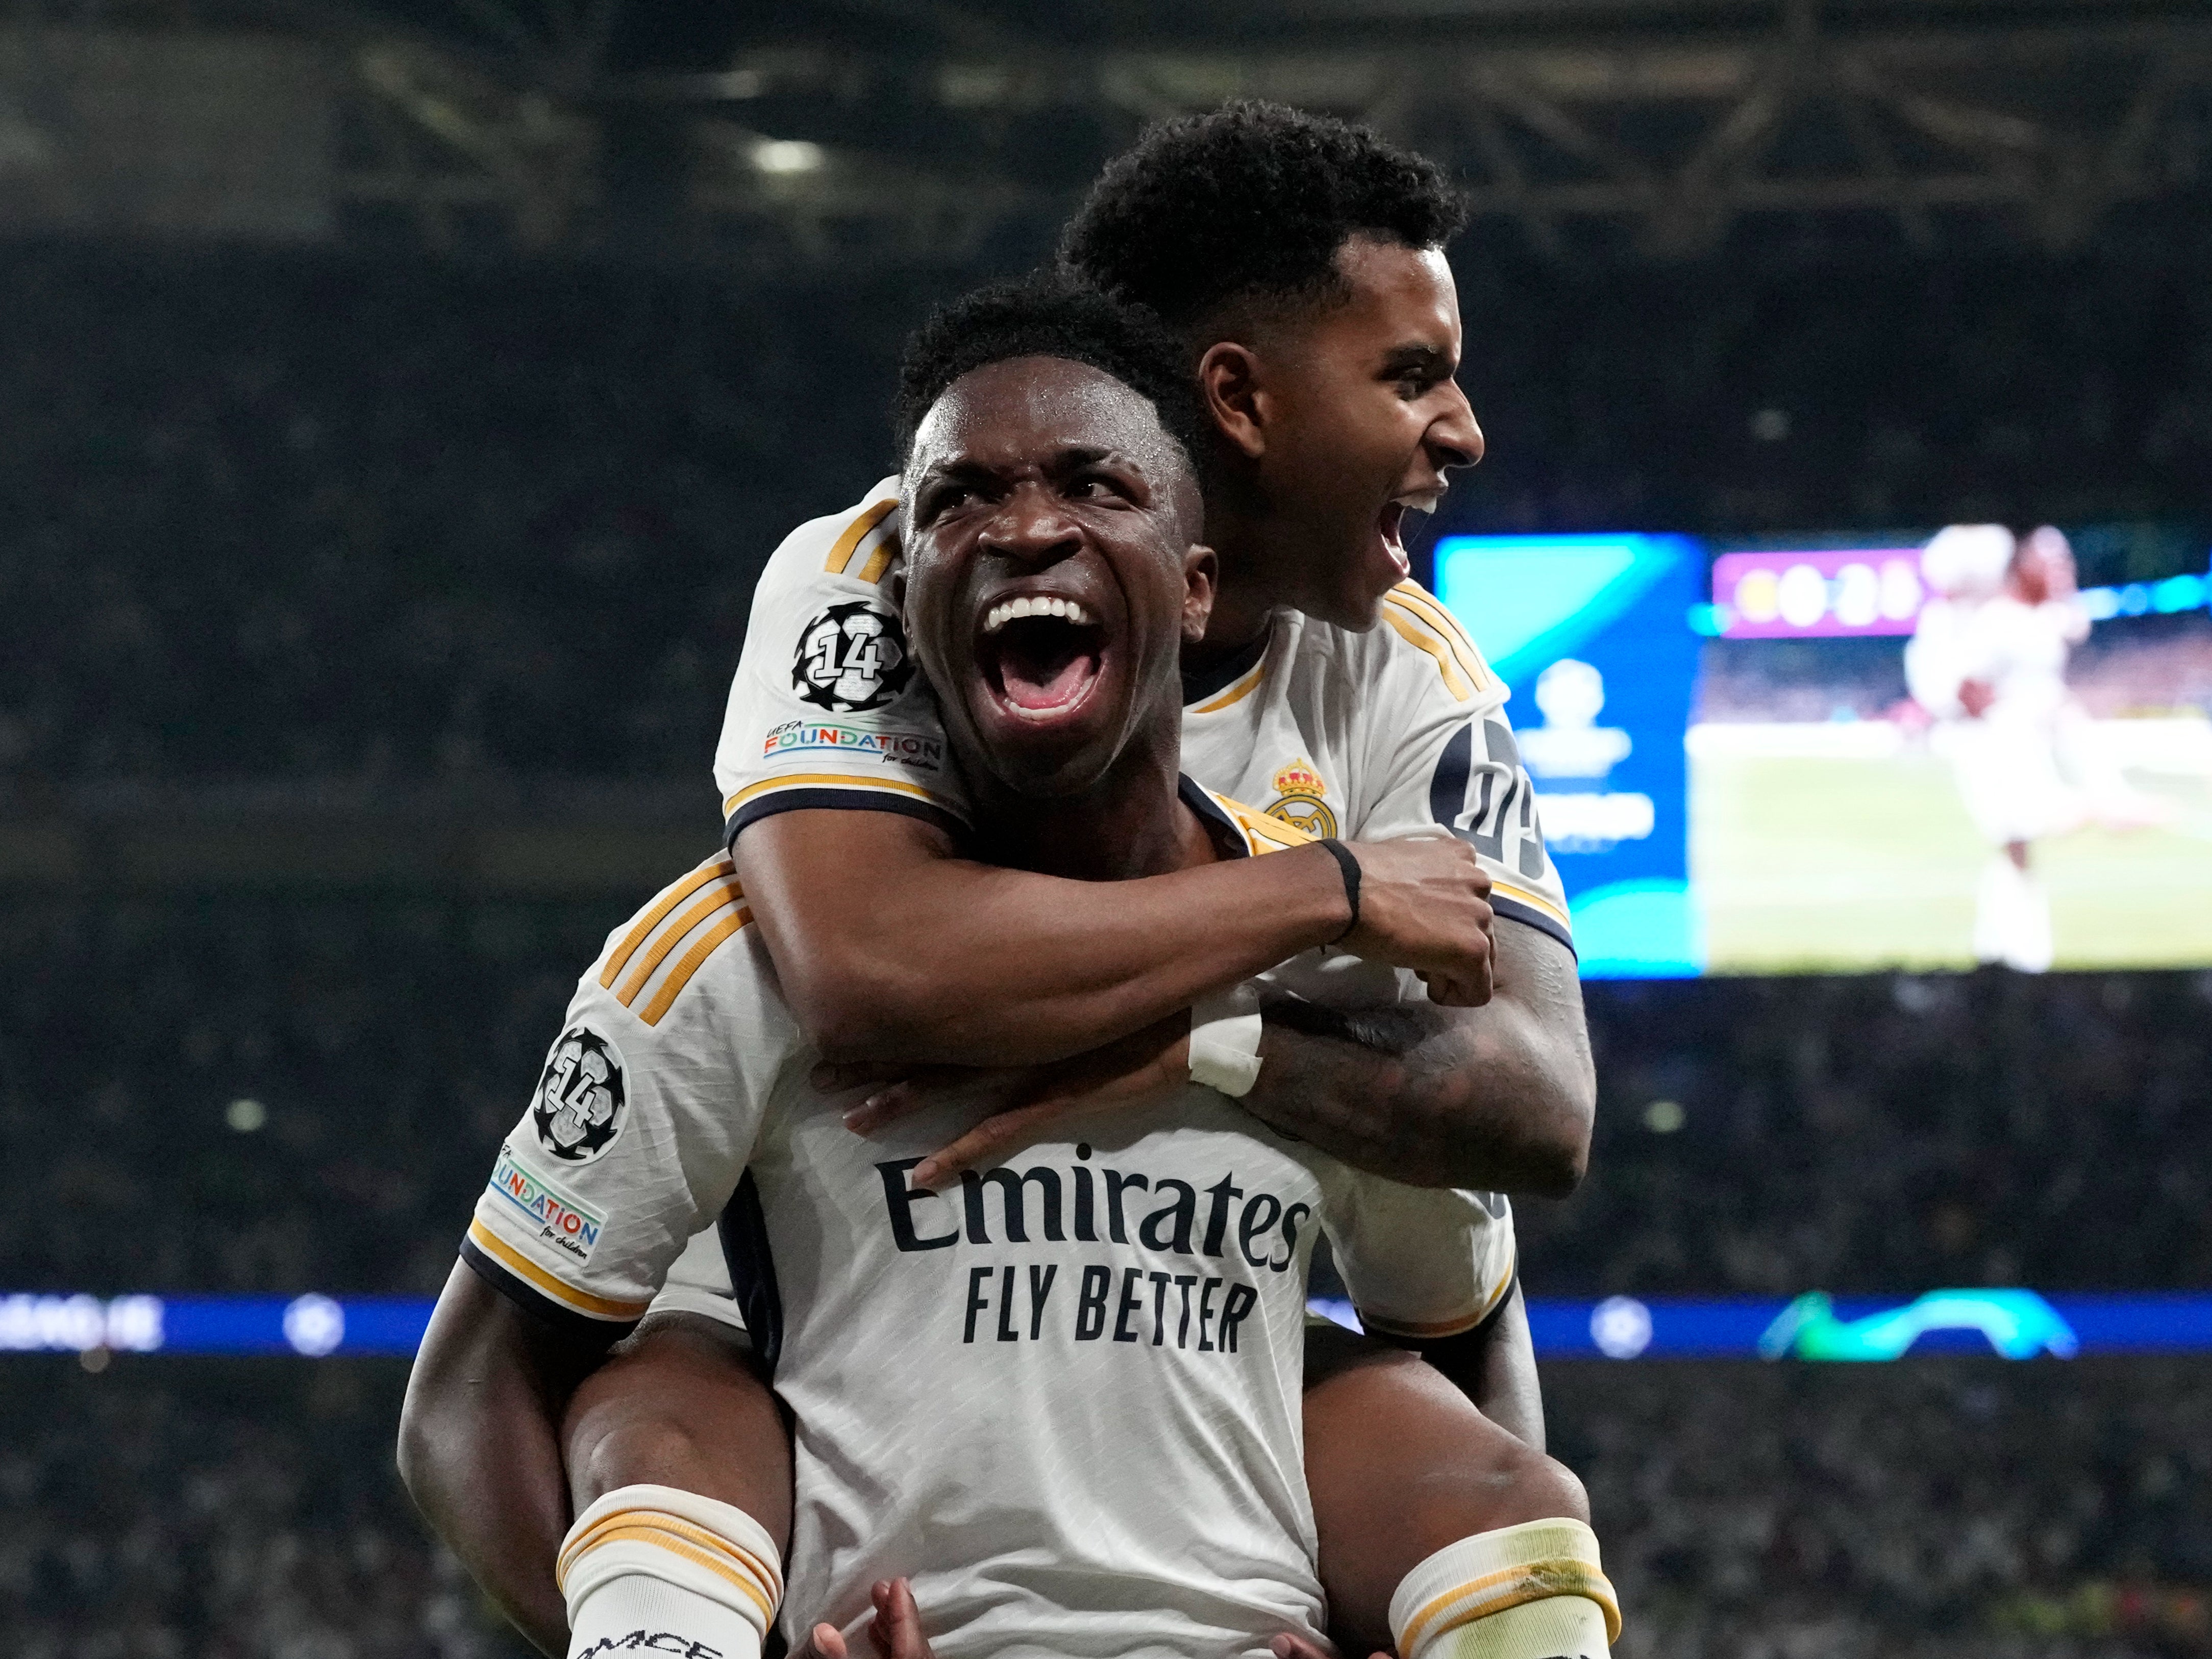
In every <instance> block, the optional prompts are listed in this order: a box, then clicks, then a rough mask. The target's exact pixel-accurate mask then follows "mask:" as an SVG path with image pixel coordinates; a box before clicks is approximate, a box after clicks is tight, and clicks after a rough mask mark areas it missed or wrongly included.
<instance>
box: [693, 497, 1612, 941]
mask: <svg viewBox="0 0 2212 1659" xmlns="http://www.w3.org/2000/svg"><path fill="white" fill-rule="evenodd" d="M898 483H899V481H898V479H897V478H896V477H890V478H885V479H884V480H883V481H882V482H881V483H878V484H877V486H876V487H875V488H874V489H872V490H870V491H869V492H868V494H867V495H865V496H863V497H862V498H861V502H860V505H859V506H857V507H852V508H849V509H848V510H847V511H845V512H843V513H832V514H830V515H829V516H828V517H827V518H821V519H816V520H812V521H811V522H809V523H807V524H804V525H801V526H799V528H798V529H797V530H795V531H793V532H792V533H791V534H790V536H788V537H787V538H785V540H784V543H783V544H782V545H781V547H779V548H777V549H776V550H775V555H774V556H772V557H771V558H770V559H769V562H768V568H767V569H766V571H765V572H764V573H763V574H762V577H761V580H760V585H759V586H758V587H757V588H756V589H755V591H754V594H753V609H752V619H751V622H750V624H749V626H748V627H747V629H746V631H745V644H744V654H743V656H742V657H741V659H739V662H738V672H737V678H736V680H735V682H734V683H733V684H732V686H731V688H730V700H729V705H728V708H727V710H726V713H725V714H724V717H723V722H722V736H721V742H720V746H719V747H718V749H717V750H716V752H715V758H714V778H715V782H716V784H717V785H718V786H719V787H720V790H721V795H722V814H723V818H724V821H725V824H726V829H725V834H724V843H725V845H726V844H728V843H729V842H732V841H734V840H735V839H736V836H737V833H738V830H740V829H743V828H744V826H745V825H746V824H748V823H752V822H754V821H755V820H757V819H758V818H761V817H766V816H768V815H769V813H771V812H778V811H788V810H790V809H792V808H793V807H802V806H866V807H875V808H878V809H880V810H884V811H898V812H908V813H912V814H914V815H915V816H917V817H925V818H928V819H931V820H933V821H934V822H937V823H942V824H944V825H945V827H946V828H948V829H952V830H954V831H955V832H956V833H957V831H959V830H960V829H963V827H964V826H965V825H966V824H967V823H968V817H969V806H968V797H967V792H966V790H965V789H964V788H963V786H962V784H961V781H960V777H959V773H958V769H957V765H956V763H955V762H954V760H953V758H952V756H951V753H950V752H949V750H947V747H946V744H945V733H944V730H943V728H942V726H940V725H939V720H938V716H937V706H936V702H935V699H934V697H933V694H932V693H931V691H930V689H929V686H928V684H927V681H925V680H924V679H923V678H922V677H921V673H920V671H918V669H917V668H916V667H915V664H914V662H913V659H911V658H910V657H909V656H908V653H907V649H906V636H905V633H904V631H903V629H902V627H901V624H900V620H899V616H898V604H897V600H896V597H895V590H894V587H893V585H892V582H891V580H890V579H891V578H892V576H893V575H894V574H896V571H897V569H898V559H899V547H898V528H899V513H898ZM1183 690H1184V707H1183V740H1182V763H1183V769H1184V770H1186V771H1187V772H1188V773H1189V774H1190V775H1192V776H1193V777H1194V778H1196V779H1197V780H1198V781H1200V783H1202V784H1204V785H1205V786H1206V787H1207V788H1209V789H1215V790H1218V791H1220V792H1221V793H1223V794H1225V795H1228V796H1231V797H1233V798H1234V799H1237V800H1244V801H1251V802H1254V803H1255V804H1256V805H1258V806H1259V807H1260V810H1261V811H1263V812H1266V813H1267V814H1269V815H1271V816H1272V817H1275V818H1278V819H1279V820H1281V821H1282V822H1284V823H1290V824H1293V825H1295V826H1297V828H1299V829H1304V830H1306V831H1308V832H1309V833H1310V834H1312V835H1316V836H1342V837H1344V838H1346V839H1347V840H1353V839H1358V840H1383V839H1387V838H1389V837H1391V836H1407V835H1418V834H1421V833H1424V832H1426V833H1431V834H1432V833H1434V832H1436V831H1437V829H1448V830H1449V831H1450V832H1451V833H1452V834H1454V835H1455V836H1459V837H1460V838H1461V839H1462V840H1463V841H1465V842H1467V843H1468V845H1469V846H1471V847H1473V848H1474V849H1475V853H1476V854H1477V855H1478V856H1479V857H1480V860H1481V861H1482V866H1483V868H1484V869H1486V870H1487V871H1488V872H1490V878H1491V880H1492V883H1493V884H1494V885H1493V888H1492V903H1493V905H1494V906H1495V907H1496V908H1497V911H1498V915H1501V916H1508V917H1510V918H1511V919H1513V920H1514V921H1520V922H1525V923H1527V924H1528V926H1530V927H1537V928H1541V930H1542V931H1543V932H1545V933H1549V934H1551V935H1552V936H1553V938H1554V939H1558V940H1559V942H1560V943H1561V944H1563V945H1568V946H1569V947H1570V948H1571V946H1572V945H1573V942H1574V941H1573V939H1572V936H1571V932H1570V928H1569V923H1568V918H1567V903H1566V896H1565V893H1564V892H1563V891H1562V890H1561V888H1560V885H1559V871H1558V869H1557V867H1556V866H1554V865H1553V862H1552V860H1551V859H1550V858H1549V857H1548V856H1547V854H1546V852H1545V850H1544V836H1543V831H1542V829H1541V826H1540V825H1539V824H1538V822H1537V818H1536V805H1535V793H1534V790H1533V788H1532V787H1530V784H1529V781H1528V774H1527V773H1526V772H1525V771H1524V770H1523V769H1522V765H1521V757H1520V753H1519V750H1517V748H1516V746H1515V744H1514V741H1513V729H1512V726H1511V724H1510V721H1508V720H1507V719H1506V716H1505V700H1506V695H1507V693H1506V688H1505V685H1504V682H1503V681H1501V680H1499V679H1498V677H1497V676H1496V675H1494V674H1492V672H1491V671H1490V669H1489V666H1488V665H1487V664H1486V663H1485V662H1484V661H1483V660H1482V656H1481V653H1479V652H1478V651H1476V649H1475V648H1474V642H1473V641H1471V640H1469V639H1468V636H1467V634H1466V632H1465V631H1464V630H1463V629H1462V628H1461V627H1460V625H1459V623H1457V622H1456V621H1455V619H1454V618H1453V617H1452V615H1451V613H1450V612H1449V611H1446V610H1445V609H1444V607H1443V605H1441V604H1439V603H1438V602H1437V600H1436V599H1434V598H1433V597H1431V595H1430V594H1429V593H1428V592H1425V590H1423V589H1422V588H1421V587H1420V586H1418V585H1417V584H1415V583H1413V582H1404V583H1401V584H1400V585H1399V586H1398V587H1397V588H1396V589H1395V591H1394V592H1392V593H1391V594H1390V595H1389V598H1388V599H1385V600H1384V601H1383V622H1382V624H1381V625H1379V626H1377V627H1376V628H1375V629H1373V630H1371V631H1370V632H1368V633H1365V634H1355V633H1352V632H1350V631H1348V630H1346V629H1341V628H1336V627H1333V626H1331V625H1330V624H1328V623H1317V622H1315V621H1313V620H1311V619H1310V617H1304V616H1301V615H1299V614H1298V613H1297V612H1295V611H1279V612H1277V613H1276V616H1275V618H1274V622H1273V626H1272V627H1271V629H1269V630H1268V633H1267V635H1266V637H1265V638H1264V639H1263V640H1262V641H1261V643H1260V646H1259V647H1258V648H1257V649H1256V650H1255V652H1253V653H1251V654H1250V655H1249V656H1248V657H1246V658H1245V659H1243V660H1241V661H1231V662H1229V663H1227V664H1225V665H1221V667H1220V668H1219V669H1218V670H1217V671H1214V672H1212V673H1211V674H1209V675H1208V676H1206V678H1205V679H1203V680H1202V681H1201V680H1194V679H1192V678H1186V680H1185V683H1184V688H1183Z"/></svg>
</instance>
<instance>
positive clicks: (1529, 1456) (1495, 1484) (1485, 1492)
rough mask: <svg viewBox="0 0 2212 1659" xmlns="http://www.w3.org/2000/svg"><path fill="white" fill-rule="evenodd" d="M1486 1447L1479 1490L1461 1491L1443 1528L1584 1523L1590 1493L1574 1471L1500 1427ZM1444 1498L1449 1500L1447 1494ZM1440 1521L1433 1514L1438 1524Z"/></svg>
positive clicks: (1485, 1529) (1466, 1529) (1480, 1529)
mask: <svg viewBox="0 0 2212 1659" xmlns="http://www.w3.org/2000/svg"><path fill="white" fill-rule="evenodd" d="M1486 1451H1487V1454H1488V1455H1487V1456H1486V1457H1485V1458H1484V1459H1483V1460H1482V1462H1483V1465H1484V1467H1482V1468H1481V1469H1480V1474H1479V1475H1478V1476H1477V1480H1476V1481H1475V1483H1474V1484H1475V1486H1477V1487H1478V1488H1479V1490H1478V1491H1477V1492H1465V1491H1464V1489H1462V1495H1461V1497H1460V1498H1459V1499H1458V1500H1457V1502H1456V1504H1453V1507H1455V1509H1456V1510H1457V1511H1458V1512H1457V1514H1456V1515H1455V1517H1454V1520H1453V1522H1452V1523H1451V1524H1450V1525H1448V1526H1445V1527H1444V1528H1443V1530H1449V1531H1454V1532H1455V1534H1456V1533H1464V1532H1492V1531H1495V1530H1496V1529H1498V1528H1501V1527H1517V1526H1521V1525H1522V1524H1524V1523H1526V1522H1530V1521H1579V1522H1583V1524H1584V1525H1585V1526H1587V1525H1588V1524H1589V1518H1590V1511H1589V1493H1588V1492H1585V1491H1584V1490H1583V1483H1582V1482H1581V1481H1580V1480H1577V1478H1576V1476H1575V1473H1574V1471H1573V1470H1572V1469H1570V1468H1568V1467H1567V1466H1566V1465H1565V1464H1564V1463H1562V1462H1559V1459H1558V1458H1556V1457H1548V1456H1547V1455H1545V1454H1544V1453H1542V1452H1540V1451H1538V1450H1536V1449H1534V1447H1532V1446H1528V1445H1526V1444H1524V1443H1522V1442H1521V1441H1518V1440H1516V1439H1514V1438H1513V1437H1511V1436H1510V1435H1508V1434H1506V1433H1504V1431H1499V1432H1498V1435H1497V1436H1496V1437H1495V1438H1494V1439H1492V1441H1491V1442H1490V1443H1489V1444H1488V1446H1487V1447H1486ZM1438 1495H1439V1497H1440V1498H1441V1497H1443V1496H1444V1494H1443V1493H1439V1494H1438ZM1469 1500H1472V1501H1471V1502H1470V1501H1469ZM1445 1501H1446V1502H1447V1503H1448V1504H1452V1500H1451V1499H1449V1498H1446V1500H1445ZM1442 1519H1443V1517H1441V1516H1439V1517H1438V1520H1439V1522H1441V1521H1442Z"/></svg>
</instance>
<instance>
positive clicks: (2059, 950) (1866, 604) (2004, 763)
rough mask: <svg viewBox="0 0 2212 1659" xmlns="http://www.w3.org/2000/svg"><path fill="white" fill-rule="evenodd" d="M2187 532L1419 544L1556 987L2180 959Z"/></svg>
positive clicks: (2211, 658) (2195, 609)
mask: <svg viewBox="0 0 2212 1659" xmlns="http://www.w3.org/2000/svg"><path fill="white" fill-rule="evenodd" d="M2205 543H2206V538H2205V536H2204V535H2203V533H2202V531H2201V529H2200V528H2198V527H2194V526H2086V527H2077V528H2074V529H2072V530H2070V531H2069V530H2064V529H2061V528H2060V527H2058V526H2049V525H2045V526H2034V527H2025V528H2022V529H2020V530H2017V531H2016V530H2015V529H2013V528H2009V527H2007V526H2002V525H1994V524H1991V525H1954V526H1948V527H1946V528H1942V529H1940V530H1936V531H1928V530H1922V531H1918V532H1905V533H1899V534H1868V533H1865V532H1859V533H1850V532H1845V533H1841V534H1836V535H1815V536H1801V537H1797V538H1790V539H1789V540H1788V541H1787V542H1786V543H1778V542H1769V543H1766V544H1757V545H1752V544H1731V543H1729V542H1725V541H1705V540H1698V539H1692V538H1687V537H1680V536H1657V535H1614V536H1580V537H1565V536H1551V537H1467V536H1462V537H1449V538H1445V539H1444V540H1443V541H1442V542H1440V543H1439V544H1438V545H1437V555H1436V584H1435V585H1436V590H1437V593H1438V594H1439V596H1440V597H1442V598H1443V599H1444V601H1445V602H1446V603H1447V604H1448V605H1451V606H1452V607H1453V608H1454V609H1455V611H1457V612H1458V614H1459V615H1460V616H1461V617H1462V619H1463V620H1464V621H1465V622H1466V623H1467V625H1468V629H1469V631H1470V632H1471V633H1472V634H1473V635H1474V638H1475V640H1476V642H1477V643H1478V644H1479V645H1480V647H1481V648H1482V650H1483V652H1484V653H1485V654H1486V656H1487V657H1488V659H1489V660H1490V661H1491V663H1492V665H1494V666H1495V667H1496V668H1497V670H1498V673H1499V674H1500V676H1501V677H1502V678H1504V679H1505V680H1506V681H1507V683H1508V684H1510V686H1511V687H1512V689H1513V691H1514V693H1515V695H1516V697H1517V698H1519V699H1521V701H1518V702H1515V703H1514V704H1512V709H1513V714H1514V717H1515V725H1516V731H1515V732H1514V734H1513V735H1514V737H1515V738H1516V739H1517V741H1518V744H1519V747H1520V752H1521V755H1522V759H1523V760H1524V761H1525V762H1526V763H1527V767H1528V774H1529V775H1530V777H1531V778H1532V779H1533V780H1534V785H1535V790H1536V796H1535V799H1536V806H1537V810H1538V813H1539V815H1540V817H1541V819H1542V823H1543V828H1544V835H1545V840H1546V842H1547V847H1548V848H1549V850H1550V852H1551V853H1552V854H1553V858H1554V859H1555V860H1556V861H1557V863H1558V865H1559V871H1560V873H1561V876H1562V878H1563V879H1564V881H1565V885H1566V890H1567V893H1568V896H1569V898H1570V901H1571V904H1572V907H1573V911H1574V921H1575V933H1576V938H1577V941H1578V943H1579V944H1580V945H1581V946H1582V950H1583V973H1584V975H1586V976H1616V977H1622V978H1644V977H1671V976H1680V975H1695V974H1705V973H1712V974H1746V973H1751V974H1757V973H1794V972H1824V971H1847V972H1848V971H1860V970H1864V969H1875V968H1885V967H1902V968H1958V969H1963V968H1968V967H1972V966H1973V965H1974V964H1976V963H2002V964H2004V965H2006V966H2008V967H2010V968H2013V969H2017V970H2021V971H2025V972H2041V971H2043V970H2045V969H2051V968H2061V969H2065V968H2076V969H2078V968H2106V967H2136V966H2141V967H2184V966H2191V965H2195V964H2200V963H2206V962H2212V857H2208V856H2207V850H2208V849H2207V845H2206V844H2207V842H2212V716H2209V715H2208V710H2212V612H2208V611H2207V604H2208V600H2212V576H2208V574H2206V573H2205V562H2206V561H2205Z"/></svg>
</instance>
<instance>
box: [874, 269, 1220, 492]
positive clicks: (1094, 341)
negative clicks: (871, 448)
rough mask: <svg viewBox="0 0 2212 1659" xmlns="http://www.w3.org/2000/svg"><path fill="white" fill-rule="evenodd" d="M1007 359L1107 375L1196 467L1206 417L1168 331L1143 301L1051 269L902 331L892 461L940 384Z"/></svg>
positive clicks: (901, 454)
mask: <svg viewBox="0 0 2212 1659" xmlns="http://www.w3.org/2000/svg"><path fill="white" fill-rule="evenodd" d="M1010 357H1064V358H1066V360H1067V361H1069V362H1077V363H1087V364H1088V365H1090V367H1091V368H1095V369H1097V370H1098V372H1099V373H1100V374H1110V375H1112V376H1113V377H1114V378H1115V380H1119V381H1121V383H1122V384H1123V385H1124V386H1127V387H1128V388H1129V389H1130V390H1131V391H1133V392H1137V393H1139V394H1140V395H1141V396H1143V397H1145V398H1149V399H1150V400H1151V401H1152V407H1153V408H1154V409H1155V410H1158V412H1159V417H1160V424H1161V425H1162V426H1163V427H1164V428H1167V434H1168V436H1170V438H1173V439H1174V440H1175V441H1176V443H1177V444H1178V445H1179V446H1181V447H1182V452H1183V454H1184V456H1185V457H1186V458H1187V459H1189V460H1190V462H1191V464H1192V465H1193V467H1194V468H1195V467H1196V465H1197V464H1198V457H1199V456H1200V454H1201V453H1204V452H1203V448H1202V446H1201V443H1200V432H1201V431H1202V429H1203V428H1202V425H1201V421H1202V418H1203V417H1202V414H1201V410H1200V404H1199V398H1198V388H1197V386H1196V385H1195V384H1194V382H1193V380H1192V379H1191V375H1190V373H1189V371H1188V369H1187V368H1184V366H1183V361H1182V359H1183V354H1182V347H1181V346H1180V345H1179V344H1178V343H1177V342H1176V338H1175V337H1174V336H1173V335H1171V334H1170V333H1169V332H1168V331H1167V330H1166V329H1165V328H1164V327H1163V326H1162V325H1161V323H1160V319H1158V318H1157V317H1155V316H1153V315H1152V313H1151V312H1149V311H1147V310H1146V309H1145V308H1144V307H1141V306H1135V305H1131V304H1128V303H1127V302H1126V301H1121V300H1116V299H1114V298H1112V297H1111V296H1109V295H1104V294H1101V293H1100V292H1098V290H1097V289H1093V288H1089V287H1086V286H1084V285H1083V284H1081V283H1073V282H1070V281H1068V280H1067V279H1066V277H1064V276H1060V274H1059V273H1057V272H1054V271H1039V272H1036V273H1035V274H1034V275H1031V276H1025V277H1024V278H1022V279H1021V280H1020V281H1018V282H1012V283H998V284H995V285H994V286H993V287H990V288H985V289H977V290H976V291H975V292H974V293H973V294H969V295H966V296H964V297H963V298H961V299H958V300H955V301H953V302H952V303H951V304H950V305H948V306H944V307H939V309H938V310H937V311H936V312H935V313H933V315H932V316H931V317H930V319H929V320H928V321H927V322H926V323H924V324H923V325H921V327H920V328H918V329H916V330H915V331H914V332H913V333H912V334H911V335H910V336H908V338H907V343H906V352H905V355H904V356H903V357H902V360H901V362H900V363H899V387H898V396H897V398H896V400H895V401H894V403H893V404H892V409H891V415H892V424H893V426H894V428H895V429H896V433H897V435H898V459H899V464H900V465H902V466H903V465H905V464H906V459H907V457H908V454H909V453H912V451H913V449H914V435H915V430H916V429H917V428H919V427H920V426H921V422H922V418H923V416H927V414H928V413H929V410H930V408H931V406H932V405H933V404H935V403H936V402H937V400H938V399H939V398H941V397H943V396H944V395H945V388H946V387H947V386H951V384H952V383H953V382H954V381H955V380H958V379H959V378H960V377H961V376H962V375H963V374H972V373H973V372H975V370H976V369H979V368H985V367H987V366H988V365H989V364H992V363H998V362H1006V359H1008V358H1010Z"/></svg>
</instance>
